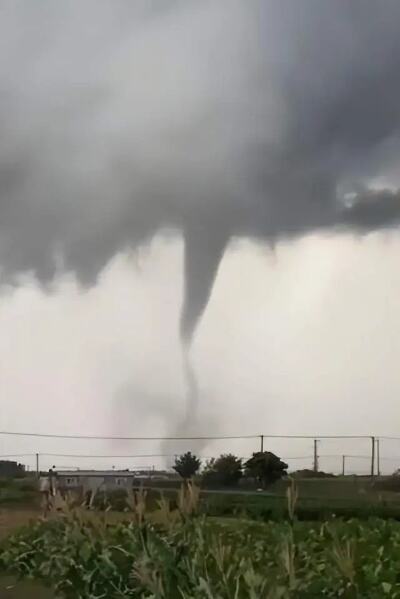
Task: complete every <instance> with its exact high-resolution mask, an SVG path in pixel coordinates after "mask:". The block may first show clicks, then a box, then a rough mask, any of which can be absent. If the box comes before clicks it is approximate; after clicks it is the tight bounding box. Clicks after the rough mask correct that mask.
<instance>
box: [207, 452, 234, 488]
mask: <svg viewBox="0 0 400 599" xmlns="http://www.w3.org/2000/svg"><path fill="white" fill-rule="evenodd" d="M242 475H243V472H242V460H241V459H240V458H237V457H236V456H235V455H233V454H231V453H226V454H222V455H220V456H219V458H217V459H215V458H212V459H211V460H209V461H208V462H207V465H206V467H205V469H204V472H203V482H204V484H206V485H223V486H225V487H232V486H234V485H237V484H238V482H239V480H240V479H241V477H242Z"/></svg>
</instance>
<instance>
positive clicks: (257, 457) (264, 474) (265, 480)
mask: <svg viewBox="0 0 400 599" xmlns="http://www.w3.org/2000/svg"><path fill="white" fill-rule="evenodd" d="M244 467H245V469H246V474H247V475H248V476H250V477H252V478H255V479H256V480H257V481H258V482H259V483H260V485H261V486H263V487H267V486H268V485H271V484H272V483H274V482H275V481H277V480H279V479H280V478H282V476H285V475H286V474H287V468H288V465H287V464H285V462H282V460H281V459H280V458H278V456H277V455H275V454H274V453H272V452H270V451H258V452H256V453H253V455H252V457H251V458H250V459H249V460H247V462H246V463H245V465H244Z"/></svg>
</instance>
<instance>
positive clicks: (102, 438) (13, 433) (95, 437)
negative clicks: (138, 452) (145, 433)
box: [0, 431, 260, 441]
mask: <svg viewBox="0 0 400 599" xmlns="http://www.w3.org/2000/svg"><path fill="white" fill-rule="evenodd" d="M0 435H7V436H16V437H40V438H44V439H86V440H93V441H96V440H97V441H215V440H216V441H218V440H224V439H226V440H229V439H259V438H260V435H221V436H198V437H113V436H111V437H109V436H101V435H60V434H55V433H54V434H53V433H51V434H50V433H21V432H16V431H0Z"/></svg>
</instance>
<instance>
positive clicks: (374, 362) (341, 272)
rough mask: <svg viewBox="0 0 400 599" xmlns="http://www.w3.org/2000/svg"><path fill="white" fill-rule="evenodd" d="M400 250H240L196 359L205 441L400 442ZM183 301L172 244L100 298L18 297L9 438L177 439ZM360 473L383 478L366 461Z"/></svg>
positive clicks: (87, 444)
mask: <svg viewBox="0 0 400 599" xmlns="http://www.w3.org/2000/svg"><path fill="white" fill-rule="evenodd" d="M399 250H400V239H399V237H398V235H397V234H391V235H389V234H385V235H384V234H379V235H371V236H370V237H368V238H365V239H363V240H359V239H354V238H352V237H350V236H342V237H330V238H322V237H319V236H312V237H309V238H306V239H304V240H303V241H301V242H297V243H295V244H292V245H286V246H282V247H278V248H277V250H276V252H275V253H271V252H270V251H269V250H267V249H266V248H264V247H261V246H256V245H254V244H251V243H248V242H243V243H239V244H237V245H236V246H232V248H231V249H230V251H229V252H228V254H227V255H226V257H225V259H224V261H223V263H222V266H221V269H220V272H219V275H218V279H217V283H216V287H215V291H214V294H213V296H212V300H211V303H210V305H209V308H208V311H207V313H206V314H205V317H204V320H203V322H202V324H201V326H200V328H199V330H198V335H197V337H196V340H195V344H194V347H193V354H192V355H193V362H194V366H195V370H196V374H197V376H198V378H199V383H200V389H201V409H200V415H199V417H198V419H197V421H196V423H195V425H194V429H195V430H193V431H192V433H193V434H199V435H204V434H205V435H207V434H217V435H218V434H221V435H241V434H243V435H252V434H260V433H264V434H311V435H314V434H357V435H358V434H360V435H364V434H366V435H369V434H375V435H397V434H398V422H399V417H400V414H399V411H400V407H399V399H398V398H399V394H400V371H399V368H398V355H399V351H400V321H399V318H398V297H399V294H400V270H399V265H398V256H399ZM181 297H182V244H181V242H180V241H179V240H178V239H166V238H163V237H158V238H157V239H156V240H155V241H154V242H153V244H152V245H151V247H149V248H147V249H146V250H145V251H143V252H142V253H141V254H138V255H135V256H133V257H132V256H131V257H128V256H126V255H125V256H124V255H121V256H119V257H117V258H116V259H115V260H114V261H113V262H111V263H110V264H109V266H108V267H107V268H106V270H105V271H104V272H103V274H102V276H101V278H100V281H99V284H98V285H97V286H96V287H94V288H92V289H90V290H89V291H82V290H80V289H79V287H78V286H77V285H76V284H75V283H74V281H73V279H72V278H65V279H64V280H63V281H61V282H60V283H59V285H58V286H57V287H56V288H55V289H54V291H53V292H52V293H51V295H50V294H49V295H46V294H45V293H43V292H42V291H40V290H39V289H38V287H37V286H36V285H35V284H34V283H33V282H29V281H26V282H25V283H24V284H22V286H21V287H20V288H18V289H16V290H13V291H8V292H6V293H5V294H4V295H3V297H2V301H1V306H0V326H1V330H2V335H1V339H0V385H1V394H2V404H1V422H2V429H5V430H11V431H13V430H15V431H31V432H43V433H49V432H54V433H60V434H63V433H64V434H74V433H77V434H87V435H97V434H100V435H101V434H104V435H116V436H124V435H127V436H135V435H138V436H146V435H149V436H151V435H153V436H158V435H159V436H163V435H165V434H168V433H170V432H171V427H173V424H174V419H176V420H179V418H180V413H181V412H182V411H183V409H184V401H185V397H184V381H183V379H182V368H181V350H180V343H179V338H178V334H177V330H178V329H177V323H178V316H179V307H180V303H181ZM0 443H1V453H20V452H21V453H24V452H28V453H35V452H36V451H40V452H46V453H67V454H69V453H71V454H74V453H81V454H92V453H93V454H101V455H108V454H112V455H125V454H128V455H136V454H159V453H171V454H175V453H177V452H179V451H181V450H182V448H184V449H186V448H189V447H192V446H193V444H186V443H177V442H170V443H169V444H167V446H164V447H162V446H161V445H160V444H159V443H157V442H142V443H139V442H129V443H128V442H110V441H79V442H78V441H66V440H42V439H21V438H12V437H3V438H1V440H0ZM271 443H272V445H271V447H273V448H274V449H276V450H277V451H280V453H281V454H282V455H285V456H288V457H290V456H295V457H296V456H309V455H310V456H311V454H312V441H286V442H277V441H274V442H271ZM256 448H258V441H257V440H254V441H226V442H219V443H214V442H213V443H209V444H208V445H206V446H204V447H198V446H194V449H196V450H201V452H202V455H205V456H208V455H213V454H214V453H216V452H219V451H228V450H229V451H234V452H237V453H238V454H240V455H248V454H249V453H250V452H251V451H252V450H253V449H256ZM369 451H370V446H369V442H368V441H364V440H361V441H352V442H350V441H345V442H340V443H338V442H334V441H325V442H323V443H322V444H321V446H320V453H321V454H322V455H331V454H336V453H338V454H341V453H348V454H354V455H368V454H369ZM382 454H383V455H386V456H400V442H399V443H394V442H386V443H383V446H382ZM33 462H34V460H33V459H30V460H27V463H30V464H31V465H32V464H33ZM50 462H52V463H55V464H56V465H60V466H61V465H64V466H79V465H81V467H82V466H95V465H99V466H102V467H105V466H107V465H111V464H114V462H115V465H117V466H126V467H127V466H132V465H134V466H137V467H139V466H141V465H142V464H143V465H151V464H155V465H161V464H162V463H163V460H161V459H159V458H154V459H153V458H149V459H136V460H106V459H99V460H95V461H93V460H79V461H78V460H77V459H75V458H70V459H68V458H55V457H54V458H50V457H49V458H43V465H46V466H48V465H52V463H50ZM310 462H311V458H309V459H306V460H304V461H303V460H302V461H299V462H298V463H299V465H300V464H301V465H308V464H309V463H310ZM133 463H134V464H133ZM296 464H297V462H291V465H292V466H295V465H296ZM395 465H396V464H393V462H389V461H387V462H385V464H384V466H385V467H386V468H388V469H391V468H392V466H393V467H394V466H395ZM350 466H351V467H352V468H353V469H357V470H360V471H366V470H367V469H368V467H369V465H368V462H367V460H351V461H350V462H349V467H350ZM321 467H325V468H326V469H328V468H331V469H332V468H339V467H340V459H339V458H337V459H322V460H321Z"/></svg>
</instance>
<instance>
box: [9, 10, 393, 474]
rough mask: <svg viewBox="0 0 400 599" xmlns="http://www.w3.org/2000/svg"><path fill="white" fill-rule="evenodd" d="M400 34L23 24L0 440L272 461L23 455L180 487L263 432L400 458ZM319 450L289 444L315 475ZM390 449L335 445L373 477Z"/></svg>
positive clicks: (28, 20)
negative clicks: (149, 476) (175, 479)
mask: <svg viewBox="0 0 400 599" xmlns="http://www.w3.org/2000/svg"><path fill="white" fill-rule="evenodd" d="M399 19H400V4H399V2H398V0H386V2H385V3H380V4H379V5H378V4H377V3H376V1H375V0H348V2H346V3H341V2H332V1H331V0H247V1H246V2H243V1H242V0H220V1H219V2H215V0H203V1H202V2H201V3H199V2H197V1H196V0H184V1H183V0H163V1H162V2H161V1H160V2H158V1H156V0H154V1H153V0H137V1H135V2H128V1H127V0H87V1H86V2H85V3H81V2H79V0H65V1H64V2H57V3H56V2H54V1H53V0H37V2H34V3H32V1H31V0H14V1H12V2H11V1H9V2H8V1H7V0H5V1H4V2H3V3H1V4H0V291H1V293H0V327H1V329H0V330H1V336H0V388H1V391H2V402H1V408H0V409H1V422H2V425H1V427H0V428H2V429H3V432H6V431H15V432H18V431H19V432H36V433H53V434H69V435H73V434H77V435H79V434H82V435H85V434H86V435H97V436H101V435H103V436H153V437H162V436H218V435H220V436H224V435H225V436H238V435H239V436H240V435H242V436H247V437H248V438H247V439H243V440H234V439H230V440H228V439H226V440H225V441H218V442H217V441H205V440H197V441H194V442H192V443H189V442H188V443H185V442H172V441H163V442H160V443H158V442H150V441H146V442H141V443H139V442H129V443H128V442H127V441H118V442H117V441H115V442H112V441H111V440H108V441H94V440H91V441H89V440H80V441H78V440H74V441H73V440H67V439H64V440H62V439H49V438H47V439H45V438H36V437H35V438H33V437H30V438H29V437H27V438H24V437H22V436H19V437H17V436H14V437H12V436H7V435H0V443H1V444H2V445H1V448H0V449H1V451H0V453H2V454H3V455H8V454H25V453H28V454H31V455H30V456H23V458H21V459H25V461H26V462H27V463H29V465H30V467H33V466H34V461H35V458H34V454H36V453H40V454H41V458H40V459H41V464H42V466H43V467H48V466H49V465H53V464H55V465H57V466H76V465H78V464H77V462H78V461H79V464H81V465H82V467H84V466H87V467H89V466H90V467H92V466H94V465H95V464H98V465H102V466H104V467H105V466H106V465H117V466H123V465H129V466H130V467H133V466H136V461H137V462H138V464H137V465H138V466H140V465H142V464H143V465H155V466H159V465H167V466H169V465H170V464H171V461H172V460H173V456H174V455H176V454H177V453H180V452H182V451H185V450H186V449H192V450H193V451H196V452H198V453H200V454H201V455H202V456H209V455H215V454H216V453H220V452H222V451H233V452H235V453H237V454H239V455H241V456H248V455H250V454H251V452H252V451H254V450H255V449H257V448H258V446H259V441H260V439H259V435H261V434H265V435H268V434H282V435H284V434H286V435H290V434H292V435H294V434H303V435H307V434H308V435H311V436H313V435H324V434H325V435H329V434H330V435H334V434H335V435H338V434H347V435H351V434H352V435H366V436H368V435H381V436H396V433H397V430H396V423H397V422H398V418H397V416H398V414H397V411H398V409H397V395H398V392H399V390H400V389H399V387H400V379H399V375H398V374H397V372H398V369H397V364H396V362H397V356H398V353H399V352H398V350H399V344H400V335H399V332H400V330H399V327H400V322H399V318H398V310H397V303H398V301H397V298H398V292H399V291H400V289H399V286H400V274H399V272H398V264H397V262H398V256H399V247H398V245H399V243H400V241H399V240H400V237H399V231H400V176H399V173H400V144H399V139H400V77H399V73H400V38H399V35H398V26H397V25H398V22H399ZM0 432H1V431H0ZM396 443H397V442H395V441H389V440H382V447H381V454H382V459H383V458H387V460H386V461H385V468H386V469H387V470H388V471H390V470H393V469H394V467H395V466H396V465H397V457H400V447H399V448H397V445H396ZM312 444H313V443H312V439H308V440H297V441H294V440H286V441H278V440H272V439H271V440H269V441H268V447H269V448H270V449H272V450H274V451H276V452H278V453H279V454H280V455H282V456H283V457H285V458H288V461H289V462H290V465H291V467H292V465H293V467H294V465H296V464H297V465H303V466H306V465H310V463H311V457H310V456H311V455H312ZM369 445H370V440H369V439H353V440H347V441H346V442H340V443H339V442H337V441H334V440H324V441H321V443H320V445H319V450H320V453H321V467H322V468H326V469H328V470H329V469H337V468H338V467H340V466H341V458H340V456H341V455H342V454H346V455H348V456H350V455H356V456H362V457H359V458H349V461H348V464H349V468H350V469H351V468H354V469H358V471H364V470H365V469H366V468H368V459H367V457H366V456H367V455H368V454H369V451H370V447H369ZM45 454H47V455H45ZM49 454H65V455H62V456H61V455H49ZM68 454H71V455H68ZM72 454H75V455H72ZM77 454H79V455H83V456H91V455H92V454H96V455H102V456H103V455H111V454H112V456H115V457H112V458H103V457H98V458H96V457H77ZM128 454H129V455H131V456H133V455H135V456H136V455H138V456H139V457H135V458H129V459H128V458H127V459H123V458H118V457H116V456H118V455H128ZM333 454H336V455H338V456H339V458H338V457H334V458H330V457H323V456H330V455H333ZM145 455H146V456H148V457H140V456H145ZM289 458H290V459H289ZM292 458H293V459H292ZM295 458H296V459H295ZM300 458H301V459H300ZM389 458H391V460H392V461H390V460H389ZM102 460H103V461H102ZM132 460H134V461H135V463H133V461H132ZM399 461H400V460H399ZM69 462H72V463H69ZM100 462H101V464H100ZM338 464H339V466H338ZM363 469H364V470H363Z"/></svg>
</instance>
